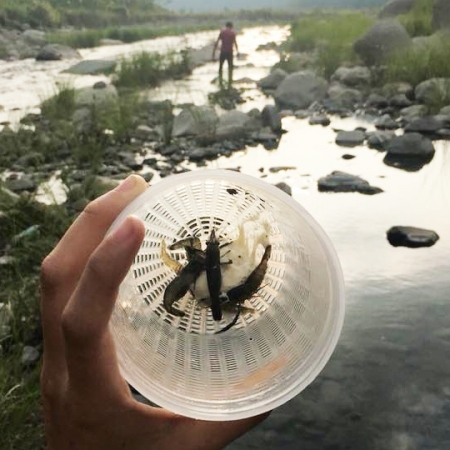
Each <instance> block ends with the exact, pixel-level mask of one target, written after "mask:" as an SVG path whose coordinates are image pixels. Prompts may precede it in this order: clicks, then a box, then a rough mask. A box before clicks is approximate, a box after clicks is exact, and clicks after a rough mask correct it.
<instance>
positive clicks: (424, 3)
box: [399, 0, 433, 37]
mask: <svg viewBox="0 0 450 450" xmlns="http://www.w3.org/2000/svg"><path fill="white" fill-rule="evenodd" d="M432 20H433V2H432V1H430V0H415V2H414V5H413V7H412V9H411V10H410V11H409V12H408V13H406V14H402V15H401V16H399V21H400V23H401V24H402V25H403V26H404V27H405V28H406V31H407V32H408V33H409V35H410V36H412V37H415V36H429V35H430V34H432V33H433V25H432Z"/></svg>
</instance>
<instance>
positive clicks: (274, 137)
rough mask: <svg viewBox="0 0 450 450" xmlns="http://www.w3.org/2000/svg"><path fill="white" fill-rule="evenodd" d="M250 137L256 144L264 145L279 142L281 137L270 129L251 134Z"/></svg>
mask: <svg viewBox="0 0 450 450" xmlns="http://www.w3.org/2000/svg"><path fill="white" fill-rule="evenodd" d="M250 137H251V138H252V139H253V140H254V141H255V142H261V143H263V144H264V143H266V142H272V141H273V142H275V141H278V139H279V137H280V136H279V134H275V133H273V132H272V130H271V129H270V128H268V127H266V128H263V129H261V130H258V131H254V132H253V133H251V134H250Z"/></svg>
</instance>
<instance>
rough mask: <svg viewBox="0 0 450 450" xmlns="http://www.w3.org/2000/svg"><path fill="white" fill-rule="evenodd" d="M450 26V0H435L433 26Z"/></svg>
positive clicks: (435, 27) (436, 27) (437, 27)
mask: <svg viewBox="0 0 450 450" xmlns="http://www.w3.org/2000/svg"><path fill="white" fill-rule="evenodd" d="M448 27H450V2H449V1H448V0H434V3H433V28H434V29H435V30H437V29H440V28H448Z"/></svg>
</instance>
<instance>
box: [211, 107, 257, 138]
mask: <svg viewBox="0 0 450 450" xmlns="http://www.w3.org/2000/svg"><path fill="white" fill-rule="evenodd" d="M251 120H252V119H251V118H250V117H249V116H247V114H245V113H243V112H242V111H237V110H233V111H229V112H227V113H225V114H223V115H221V116H220V117H219V123H218V125H217V129H216V136H218V137H221V138H227V137H236V136H243V135H244V134H245V133H246V132H247V131H248V126H249V124H250V122H251Z"/></svg>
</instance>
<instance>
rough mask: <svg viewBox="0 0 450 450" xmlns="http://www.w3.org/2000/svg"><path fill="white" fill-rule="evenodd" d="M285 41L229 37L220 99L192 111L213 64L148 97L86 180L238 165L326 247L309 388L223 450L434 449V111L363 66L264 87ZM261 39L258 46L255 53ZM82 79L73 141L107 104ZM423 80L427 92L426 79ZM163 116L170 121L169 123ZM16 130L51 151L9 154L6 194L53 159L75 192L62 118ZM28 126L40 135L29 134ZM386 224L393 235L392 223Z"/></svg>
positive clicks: (439, 147) (445, 345) (437, 226)
mask: <svg viewBox="0 0 450 450" xmlns="http://www.w3.org/2000/svg"><path fill="white" fill-rule="evenodd" d="M285 34H286V30H283V29H280V28H273V29H270V30H264V29H257V30H249V31H248V32H247V34H244V35H243V36H242V39H241V42H240V48H241V51H242V53H243V54H247V56H246V57H245V56H243V58H242V60H241V61H239V62H238V64H237V68H236V71H235V79H236V83H235V89H236V90H235V91H232V93H231V94H232V95H226V96H225V97H224V98H225V103H221V105H222V107H215V108H212V107H211V106H210V105H208V104H207V103H208V102H207V99H208V94H210V97H211V94H212V95H213V98H214V99H215V100H216V101H221V100H222V101H223V99H220V98H219V99H218V98H217V93H218V92H219V91H218V88H217V85H215V84H214V83H212V81H213V80H214V78H215V77H216V71H217V66H216V64H213V63H207V64H204V65H202V66H200V67H198V68H196V69H195V70H194V71H193V73H192V75H190V76H189V77H188V78H187V79H184V80H176V81H170V82H168V83H165V84H163V85H162V86H161V87H159V88H157V89H154V90H151V91H150V92H148V95H147V100H145V101H144V103H143V106H144V107H143V109H142V110H140V111H139V115H138V116H135V117H133V121H132V127H131V133H130V140H129V141H127V142H126V143H118V142H114V143H112V144H111V141H110V140H109V138H108V137H107V136H108V135H106V137H105V143H106V145H105V151H104V153H103V155H102V158H103V159H102V163H101V165H100V166H98V175H99V176H102V177H105V178H103V179H102V180H104V181H105V180H106V182H107V183H113V182H114V180H115V179H118V178H123V176H124V175H125V174H126V173H129V172H130V171H138V172H141V173H143V174H144V176H146V177H147V179H148V180H149V181H151V182H152V183H153V182H157V180H158V179H159V178H160V177H164V176H168V175H169V174H171V173H177V172H179V171H184V170H201V168H202V167H206V168H229V169H234V170H241V171H242V172H245V173H248V174H250V175H253V176H256V177H261V178H264V179H265V180H266V181H268V182H269V183H272V184H278V183H283V185H282V186H283V188H284V189H285V190H286V191H290V193H291V194H292V196H293V197H294V198H295V199H296V200H298V201H299V203H300V204H302V205H303V206H304V207H305V208H306V209H307V210H308V211H309V212H310V213H311V214H312V215H313V216H314V217H315V218H316V219H317V220H318V221H319V223H320V224H321V225H322V226H323V228H324V229H325V231H326V232H327V233H328V234H329V236H330V237H331V239H332V241H333V242H334V244H335V246H336V249H337V251H338V254H339V256H340V259H341V264H342V266H343V270H344V274H345V279H346V287H347V315H346V323H345V326H344V330H343V333H342V337H341V340H340V342H339V344H338V347H337V349H336V352H335V354H334V355H333V357H332V359H331V361H330V362H329V363H328V365H327V366H326V368H325V370H324V371H323V372H322V374H321V375H320V376H319V377H318V379H317V380H316V381H315V382H314V383H313V384H312V385H311V386H310V387H309V388H307V389H306V390H305V391H304V392H303V393H302V394H301V395H299V396H298V397H296V398H295V399H293V400H292V401H291V402H289V403H288V404H286V405H284V406H283V407H281V408H279V409H277V410H276V411H274V412H273V413H272V415H271V417H270V418H269V419H268V420H267V421H266V422H265V423H264V424H263V425H261V426H260V427H258V428H257V429H256V430H254V431H252V432H251V433H249V434H248V435H246V436H244V437H243V438H241V439H239V440H238V441H236V442H235V443H234V444H232V445H230V448H232V449H236V450H245V449H252V448H259V447H261V446H263V445H265V446H266V447H267V446H268V447H269V448H283V449H296V448H299V447H300V446H301V447H302V448H304V449H306V450H318V449H321V450H322V449H327V450H328V449H329V450H331V449H335V450H336V449H337V450H341V449H342V450H343V449H349V448H350V449H360V448H367V449H369V450H379V449H383V450H398V449H399V448H404V449H411V450H414V449H418V448H439V449H440V448H446V445H447V444H448V442H450V435H449V431H448V427H447V416H448V410H449V407H450V386H449V384H448V381H447V379H448V376H447V375H448V372H449V369H450V366H449V364H448V363H447V362H446V361H447V359H448V358H446V355H447V354H448V351H449V350H450V339H449V333H448V324H447V320H446V317H448V314H450V306H449V303H448V301H447V299H448V290H449V287H450V286H449V281H448V273H450V257H449V256H450V216H449V215H448V214H446V211H448V204H449V202H450V194H449V192H450V181H449V180H450V177H449V176H448V175H449V174H448V171H449V170H450V166H449V164H450V162H449V158H450V157H449V154H448V151H449V150H448V144H447V142H446V141H445V140H444V139H443V138H444V137H446V135H447V134H448V133H447V131H446V130H448V128H449V126H448V124H449V121H448V120H447V115H448V111H447V110H446V109H443V110H440V111H438V112H437V113H438V114H430V111H429V110H428V109H427V110H426V111H425V110H424V109H423V108H422V106H423V102H421V101H420V100H419V99H420V98H421V95H422V94H421V93H422V92H427V89H428V87H427V85H425V87H422V88H421V89H419V90H418V87H416V88H415V89H412V87H411V86H406V85H404V84H401V85H393V86H385V87H383V88H381V89H380V90H379V91H377V92H375V91H373V90H371V89H369V88H368V84H367V83H368V77H370V76H371V72H370V71H369V72H368V71H367V70H366V69H365V68H364V67H356V68H353V69H343V68H342V69H340V70H339V71H338V72H337V74H335V76H334V78H333V81H332V82H331V83H329V82H328V81H326V80H322V79H319V78H318V77H313V76H311V73H310V72H309V71H303V70H299V71H298V72H297V73H294V74H292V75H289V74H286V73H282V72H281V71H277V72H272V75H270V76H272V78H275V77H274V76H273V75H274V74H276V77H277V80H275V81H274V82H273V83H277V85H274V84H272V85H269V86H268V81H267V79H265V77H266V76H267V75H269V72H270V69H271V67H272V66H273V65H274V64H275V63H276V62H277V60H278V54H277V53H276V51H274V50H273V47H276V43H277V41H278V42H280V41H281V40H282V38H283V36H285ZM273 41H275V45H271V46H269V49H263V50H260V51H257V50H256V48H257V47H258V46H259V45H261V44H263V45H267V44H268V43H270V42H273ZM92 53H95V50H94V51H92ZM261 80H264V81H261ZM91 81H95V82H98V81H106V83H105V84H97V85H96V87H95V88H94V87H93V86H92V85H93V82H91V83H90V85H89V86H87V87H85V89H84V90H83V91H81V92H80V93H78V94H77V99H76V101H75V104H76V109H75V112H74V113H73V114H74V116H72V117H71V118H70V119H72V120H71V122H73V120H74V118H78V119H79V126H80V133H82V132H83V127H87V129H89V126H90V122H89V121H90V120H92V117H89V115H88V114H87V113H86V114H84V115H83V113H82V112H80V111H82V110H83V109H84V110H85V112H86V108H87V109H88V110H89V107H90V106H92V105H93V104H94V105H96V108H101V107H102V105H109V106H110V105H111V104H115V102H117V101H118V98H119V93H118V92H117V90H116V89H115V88H114V87H113V86H112V85H111V84H110V83H109V80H108V79H106V80H105V79H104V78H102V79H101V80H98V79H95V80H91ZM283 83H285V85H284V87H283ZM355 83H356V84H355ZM365 83H366V84H365ZM428 84H429V85H430V86H431V87H429V89H435V88H436V86H439V82H434V81H433V82H430V83H428ZM291 88H292V89H295V92H296V95H292V92H291V91H289V90H288V89H291ZM290 92H291V93H290ZM301 92H305V94H304V95H301ZM310 92H314V95H313V96H310V94H309V93H310ZM299 93H300V94H299ZM424 95H425V94H424ZM294 101H295V103H293V102H294ZM111 102H112V103H111ZM109 106H106V107H109ZM275 106H277V108H275ZM233 107H235V108H233ZM405 108H410V109H405ZM76 111H78V112H76ZM167 111H170V112H171V113H173V117H172V116H170V117H172V121H171V122H170V127H168V125H167V123H168V122H167V117H168V116H167V115H166V113H167ZM436 116H437V117H436ZM25 123H26V124H27V127H30V128H29V129H25V130H24V131H22V133H23V139H24V141H23V142H28V143H29V142H33V145H34V146H36V148H37V146H39V145H40V146H47V147H48V146H49V145H50V144H51V145H50V148H52V149H53V151H54V154H52V157H51V158H49V160H48V161H42V160H40V158H41V156H40V153H37V154H33V152H32V146H31V145H30V144H28V145H30V147H29V149H28V150H29V151H28V152H27V153H26V154H23V155H21V156H20V157H18V156H17V155H16V157H14V154H13V153H11V159H10V161H9V166H8V169H9V170H8V172H5V177H6V178H8V181H7V183H9V185H8V187H9V188H10V189H11V190H15V191H16V192H18V193H20V191H25V192H27V191H34V190H35V189H36V187H37V186H38V184H39V183H40V182H41V181H42V180H45V179H48V178H49V177H50V176H51V175H52V174H54V173H55V171H56V170H65V169H67V166H69V167H70V168H71V170H70V173H69V174H68V175H66V179H67V180H68V183H69V184H70V185H71V186H72V189H75V188H76V187H77V186H79V185H80V183H81V182H82V181H83V179H84V178H85V177H86V174H87V173H88V172H89V170H90V169H91V166H90V165H91V162H84V163H80V162H79V161H77V160H75V159H72V160H71V159H70V156H69V155H68V148H67V145H66V143H67V136H66V135H65V133H64V128H62V125H61V128H60V129H59V133H55V130H54V129H53V128H52V126H51V122H49V121H48V120H46V119H45V117H42V116H39V115H37V116H28V117H27V118H26V119H25ZM404 132H406V133H405V134H404ZM13 133H14V132H13V131H11V130H8V129H6V130H3V132H2V133H1V134H0V142H2V141H1V140H4V142H10V141H11V136H12V134H13ZM36 133H38V135H39V136H40V139H39V140H38V141H33V140H32V139H31V136H36V135H37V134H36ZM167 137H170V139H168V138H167ZM8 139H9V141H8ZM389 155H390V157H392V158H393V159H391V158H390V157H389ZM61 161H63V162H64V164H62V163H61ZM330 175H332V177H331V178H330V177H329V176H330ZM321 180H322V181H321ZM330 180H331V182H330ZM325 181H326V182H325ZM20 182H24V184H23V185H22V187H21V188H20V189H18V188H17V184H18V183H20ZM25 182H26V184H25ZM14 183H15V185H14ZM324 183H325V184H324ZM321 186H322V187H323V186H327V187H326V188H325V189H324V188H321ZM13 188H14V189H13ZM326 191H327V192H326ZM328 191H333V192H328ZM361 194H373V195H361ZM22 195H23V194H22ZM85 201H87V198H85V199H83V198H82V197H81V198H80V197H77V202H74V203H72V204H71V207H73V208H78V209H79V208H81V207H82V206H83V205H84V204H85ZM398 226H406V227H407V228H400V229H399V228H394V229H393V227H398ZM408 227H414V228H413V229H411V228H408ZM417 228H419V229H423V230H424V231H423V232H425V233H427V234H426V236H425V237H428V238H429V239H431V240H432V241H433V244H434V245H433V246H432V247H429V248H414V249H413V248H405V247H403V246H402V245H404V243H405V239H407V238H405V236H407V234H408V233H409V235H410V242H414V243H416V244H417V242H419V243H423V242H424V241H423V236H422V235H421V234H420V233H421V232H420V230H419V232H418V230H417ZM431 231H434V232H435V233H437V235H435V234H433V232H431ZM388 232H390V234H387V233H388ZM399 232H401V233H400V234H401V235H400V238H399V237H398V236H399ZM423 232H422V233H423ZM393 236H394V240H392V238H393ZM395 237H397V239H395ZM437 237H439V239H437ZM427 242H429V241H427ZM391 244H392V245H391ZM396 245H400V247H397V246H396ZM413 246H414V247H417V245H413ZM26 354H27V355H29V354H30V351H29V350H28V349H27V351H26ZM32 356H33V355H32ZM33 358H34V356H33ZM34 360H35V358H34ZM430 429H432V430H433V433H430V432H429V430H430Z"/></svg>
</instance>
